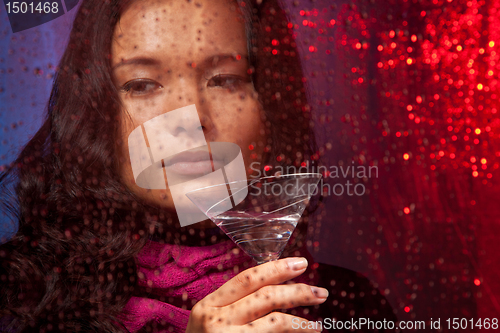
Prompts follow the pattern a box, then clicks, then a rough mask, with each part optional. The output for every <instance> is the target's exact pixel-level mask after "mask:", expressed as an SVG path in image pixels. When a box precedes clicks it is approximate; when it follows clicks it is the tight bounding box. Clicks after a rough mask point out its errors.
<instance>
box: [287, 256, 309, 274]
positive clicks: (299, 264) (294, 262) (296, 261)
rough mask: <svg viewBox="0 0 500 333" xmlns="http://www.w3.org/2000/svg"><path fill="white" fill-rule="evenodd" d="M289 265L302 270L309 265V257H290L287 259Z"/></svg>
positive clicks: (296, 269)
mask: <svg viewBox="0 0 500 333" xmlns="http://www.w3.org/2000/svg"><path fill="white" fill-rule="evenodd" d="M287 264H288V267H290V268H291V269H292V270H294V271H300V270H303V269H304V268H306V267H307V259H306V258H288V259H287Z"/></svg>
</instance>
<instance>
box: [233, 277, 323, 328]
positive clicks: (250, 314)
mask: <svg viewBox="0 0 500 333" xmlns="http://www.w3.org/2000/svg"><path fill="white" fill-rule="evenodd" d="M327 297H328V290H326V289H324V288H319V287H314V286H309V285H307V284H303V283H297V284H289V285H279V286H276V285H270V286H264V287H262V288H260V289H259V290H257V291H256V292H254V293H252V294H250V295H248V296H245V297H244V298H242V299H240V300H239V301H236V302H234V303H233V304H231V305H230V306H229V307H230V308H231V309H232V310H233V311H234V313H235V315H234V317H233V318H234V320H235V322H234V324H236V325H242V324H246V323H248V322H251V321H253V320H255V319H257V318H260V317H262V316H264V315H265V314H267V313H269V312H271V311H273V310H277V309H290V308H293V307H296V306H309V305H317V304H321V303H323V302H325V301H326V298H327ZM236 314H237V315H236Z"/></svg>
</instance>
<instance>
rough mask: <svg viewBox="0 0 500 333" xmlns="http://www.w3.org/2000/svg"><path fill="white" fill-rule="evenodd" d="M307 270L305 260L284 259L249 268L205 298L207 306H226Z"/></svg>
mask: <svg viewBox="0 0 500 333" xmlns="http://www.w3.org/2000/svg"><path fill="white" fill-rule="evenodd" d="M306 268H307V260H306V259H305V258H286V259H280V260H277V261H271V262H268V263H265V264H262V265H260V266H256V267H252V268H249V269H247V270H245V271H243V272H241V273H240V274H238V275H236V276H235V277H233V278H232V279H231V280H229V281H228V282H226V283H225V284H223V285H222V286H221V287H220V288H219V289H217V290H216V291H215V292H213V293H212V294H210V295H209V296H208V297H207V298H206V302H207V305H211V306H226V305H229V304H231V303H233V302H236V301H237V300H239V299H241V298H243V297H245V296H247V295H249V294H251V293H253V292H254V291H256V290H259V289H260V288H262V287H264V286H267V285H272V284H279V283H283V282H285V281H288V280H290V279H292V278H294V277H296V276H298V275H300V274H302V273H303V272H304V271H305V270H306Z"/></svg>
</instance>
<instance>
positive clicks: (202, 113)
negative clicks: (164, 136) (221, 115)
mask: <svg viewBox="0 0 500 333" xmlns="http://www.w3.org/2000/svg"><path fill="white" fill-rule="evenodd" d="M176 81H177V82H176V84H175V87H172V93H171V96H172V97H171V98H172V104H171V105H170V109H171V110H177V109H179V108H182V107H186V106H188V105H193V104H194V105H195V106H196V110H197V112H198V119H193V117H192V115H190V116H189V117H182V118H181V119H179V120H178V121H176V122H175V124H172V125H174V126H173V127H171V133H172V135H174V136H179V135H195V134H196V133H199V131H202V132H203V134H204V136H205V138H206V139H207V140H208V139H209V137H213V131H214V129H215V128H214V123H213V122H212V110H211V107H210V105H209V103H208V102H207V100H206V96H205V90H204V88H203V87H200V84H199V83H198V82H197V80H196V76H195V75H191V76H187V77H184V76H182V75H179V76H178V77H177V80H176ZM169 104H170V103H169Z"/></svg>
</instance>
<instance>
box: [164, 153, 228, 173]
mask: <svg viewBox="0 0 500 333" xmlns="http://www.w3.org/2000/svg"><path fill="white" fill-rule="evenodd" d="M213 164H214V168H215V170H217V169H220V168H221V167H222V166H223V165H224V163H223V161H221V160H218V159H214V160H213ZM165 169H166V171H167V173H175V174H178V175H205V174H208V173H210V172H212V171H213V170H212V161H211V160H210V155H209V154H208V152H207V151H196V152H182V153H179V154H176V155H174V156H173V157H171V158H169V159H166V160H165Z"/></svg>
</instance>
